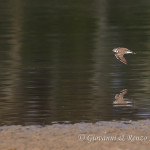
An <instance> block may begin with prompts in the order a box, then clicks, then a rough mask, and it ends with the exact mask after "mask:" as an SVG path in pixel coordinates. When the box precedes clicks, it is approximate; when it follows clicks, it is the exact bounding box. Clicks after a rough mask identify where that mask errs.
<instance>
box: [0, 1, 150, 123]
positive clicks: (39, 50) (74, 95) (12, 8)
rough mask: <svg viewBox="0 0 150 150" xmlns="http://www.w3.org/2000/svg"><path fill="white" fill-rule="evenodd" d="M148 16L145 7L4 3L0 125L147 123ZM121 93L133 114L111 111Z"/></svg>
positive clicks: (149, 5) (98, 3) (125, 3)
mask: <svg viewBox="0 0 150 150" xmlns="http://www.w3.org/2000/svg"><path fill="white" fill-rule="evenodd" d="M149 14H150V2H149V1H147V0H143V1H140V0H137V1H134V0H133V1H130V0H126V1H119V0H107V1H104V0H95V1H91V0H88V1H85V0H80V1H74V0H69V1H68V0H65V1H61V0H57V1H54V0H51V1H48V0H46V1H45V2H44V3H43V2H41V1H34V0H33V1H23V0H21V1H13V2H11V1H9V0H6V1H1V2H0V124H1V125H13V124H22V125H31V124H51V123H55V122H59V123H75V122H96V121H101V120H103V121H107V120H139V119H148V118H149V117H150V67H149V64H150V44H149V43H150V42H149V41H150V17H149V16H150V15H149ZM119 46H123V47H127V48H129V49H131V50H133V51H135V52H136V53H137V55H127V56H125V57H126V59H127V61H128V63H129V65H124V64H123V63H121V62H119V61H118V60H117V59H116V58H115V56H114V55H113V52H112V49H113V48H114V47H119ZM123 89H128V94H127V95H126V97H127V98H128V99H131V100H133V101H134V102H135V105H134V107H124V108H116V107H114V106H113V105H112V103H113V101H114V97H115V95H116V94H117V93H119V92H120V91H121V90H123Z"/></svg>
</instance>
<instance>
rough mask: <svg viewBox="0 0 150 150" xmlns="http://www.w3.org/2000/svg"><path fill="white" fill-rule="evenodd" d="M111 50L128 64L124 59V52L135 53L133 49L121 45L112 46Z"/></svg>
mask: <svg viewBox="0 0 150 150" xmlns="http://www.w3.org/2000/svg"><path fill="white" fill-rule="evenodd" d="M112 51H113V52H115V53H116V54H115V56H116V58H117V59H118V60H120V61H121V62H123V63H124V64H128V63H127V61H126V59H125V58H124V54H136V53H134V52H133V51H131V50H129V49H127V48H123V47H118V48H114V49H113V50H112Z"/></svg>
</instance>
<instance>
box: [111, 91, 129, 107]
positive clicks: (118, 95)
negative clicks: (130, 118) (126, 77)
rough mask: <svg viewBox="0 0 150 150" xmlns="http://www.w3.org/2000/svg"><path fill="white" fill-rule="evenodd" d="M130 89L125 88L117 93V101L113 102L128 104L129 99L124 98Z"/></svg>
mask: <svg viewBox="0 0 150 150" xmlns="http://www.w3.org/2000/svg"><path fill="white" fill-rule="evenodd" d="M127 92H128V90H127V89H124V90H122V91H121V93H120V94H116V95H115V101H114V102H113V104H118V105H119V104H128V103H129V102H128V101H125V100H124V95H125V94H127Z"/></svg>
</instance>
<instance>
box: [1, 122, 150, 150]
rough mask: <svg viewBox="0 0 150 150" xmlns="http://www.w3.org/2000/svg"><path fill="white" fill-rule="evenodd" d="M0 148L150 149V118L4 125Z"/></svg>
mask: <svg viewBox="0 0 150 150" xmlns="http://www.w3.org/2000/svg"><path fill="white" fill-rule="evenodd" d="M0 142H1V143H0V150H91V149H94V150H100V149H102V150H108V149H109V150H130V149H132V150H141V149H143V150H149V147H150V120H143V121H121V122H118V121H117V122H106V121H102V122H97V123H94V124H92V123H77V124H67V125H64V124H55V125H49V126H44V127H41V126H3V127H1V128H0Z"/></svg>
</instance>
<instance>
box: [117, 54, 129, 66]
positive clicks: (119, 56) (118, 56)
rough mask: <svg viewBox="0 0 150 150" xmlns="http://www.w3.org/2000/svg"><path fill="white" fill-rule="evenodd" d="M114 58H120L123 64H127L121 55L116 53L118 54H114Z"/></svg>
mask: <svg viewBox="0 0 150 150" xmlns="http://www.w3.org/2000/svg"><path fill="white" fill-rule="evenodd" d="M115 56H116V58H117V59H118V60H120V61H121V62H123V63H124V64H128V63H127V61H126V59H125V58H124V57H123V55H118V54H115Z"/></svg>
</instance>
